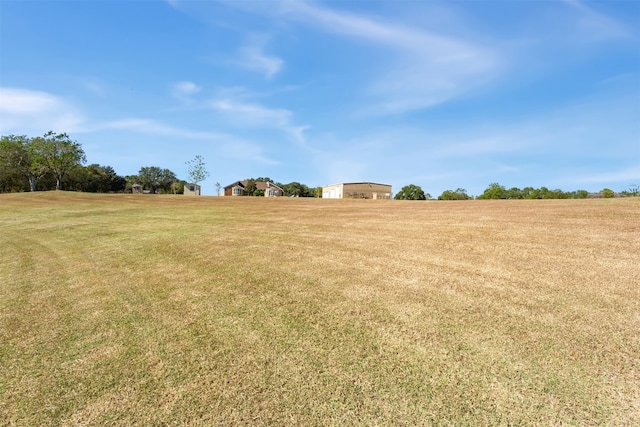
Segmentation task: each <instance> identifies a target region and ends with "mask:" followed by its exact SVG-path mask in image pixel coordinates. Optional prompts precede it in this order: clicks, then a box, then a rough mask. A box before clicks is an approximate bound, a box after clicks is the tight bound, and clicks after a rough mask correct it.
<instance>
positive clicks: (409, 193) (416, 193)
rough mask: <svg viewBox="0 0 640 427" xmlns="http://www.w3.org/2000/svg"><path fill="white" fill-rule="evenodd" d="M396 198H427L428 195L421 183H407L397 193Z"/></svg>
mask: <svg viewBox="0 0 640 427" xmlns="http://www.w3.org/2000/svg"><path fill="white" fill-rule="evenodd" d="M394 199H396V200H426V199H427V197H426V195H425V194H424V191H422V188H421V187H420V186H419V185H414V184H409V185H405V186H404V187H402V189H400V191H399V192H398V193H396V195H395V197H394Z"/></svg>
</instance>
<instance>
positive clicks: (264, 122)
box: [211, 99, 308, 145]
mask: <svg viewBox="0 0 640 427" xmlns="http://www.w3.org/2000/svg"><path fill="white" fill-rule="evenodd" d="M211 107H212V108H213V109H214V110H216V111H217V112H218V113H220V114H223V115H224V116H225V118H226V119H227V121H229V122H230V123H233V124H236V125H241V126H255V127H266V128H272V129H278V130H280V131H282V132H284V133H286V134H287V135H288V136H289V137H290V138H291V139H293V140H294V141H295V142H296V143H298V144H301V145H304V144H305V138H304V131H305V130H306V129H307V128H308V126H299V125H295V124H294V123H293V113H292V112H291V111H289V110H286V109H276V108H267V107H264V106H262V105H260V104H251V103H247V102H242V101H238V100H234V99H218V100H214V101H212V102H211Z"/></svg>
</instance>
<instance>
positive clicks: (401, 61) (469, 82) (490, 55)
mask: <svg viewBox="0 0 640 427" xmlns="http://www.w3.org/2000/svg"><path fill="white" fill-rule="evenodd" d="M283 10H284V14H285V16H289V17H291V18H292V19H295V20H298V21H301V22H304V23H305V24H307V25H309V26H312V27H315V28H318V29H321V30H322V31H325V32H328V33H333V34H338V35H343V36H347V37H349V38H351V39H353V40H355V41H362V42H367V43H374V44H376V45H379V46H380V47H381V48H386V49H387V51H388V55H386V56H385V58H386V59H387V62H390V63H391V65H387V66H381V69H384V70H385V71H382V75H381V76H379V78H378V79H377V80H376V81H374V82H373V83H372V84H371V86H370V88H369V91H370V94H371V95H373V96H375V97H377V98H378V99H379V100H378V101H377V102H376V103H375V105H374V107H373V108H370V109H368V111H367V113H372V114H376V113H381V114H385V113H402V112H404V111H407V110H415V109H421V108H426V107H430V106H433V105H437V104H440V103H443V102H446V101H448V100H450V99H451V98H454V97H456V96H459V95H461V94H463V93H465V92H467V91H469V90H471V89H473V88H475V87H477V86H479V85H482V84H484V83H486V82H487V81H489V80H490V79H491V78H492V77H493V76H494V75H495V74H496V73H498V72H499V71H500V69H501V65H502V64H501V62H502V58H501V57H500V56H499V54H498V53H497V52H496V51H494V50H492V49H490V48H488V47H486V46H481V45H478V44H476V43H473V42H470V41H467V40H464V39H461V38H455V37H451V36H443V35H439V34H435V33H431V32H429V31H427V30H424V29H421V28H414V27H409V26H404V25H399V24H393V23H388V22H383V21H381V20H375V19H373V18H369V17H366V16H361V15H356V14H352V13H348V12H338V11H335V10H331V9H328V8H325V7H322V6H319V5H316V4H311V3H306V2H299V1H290V2H286V3H285V7H284V8H283Z"/></svg>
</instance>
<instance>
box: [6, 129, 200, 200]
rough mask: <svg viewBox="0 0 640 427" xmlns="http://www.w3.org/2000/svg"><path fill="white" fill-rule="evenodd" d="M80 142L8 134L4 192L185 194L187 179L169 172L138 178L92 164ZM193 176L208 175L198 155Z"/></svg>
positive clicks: (144, 171) (151, 170) (144, 172)
mask: <svg viewBox="0 0 640 427" xmlns="http://www.w3.org/2000/svg"><path fill="white" fill-rule="evenodd" d="M86 161H87V159H86V155H85V153H84V150H83V149H82V146H81V145H80V143H78V142H77V141H73V140H71V138H70V137H69V135H67V134H66V133H59V134H56V133H54V132H52V131H49V132H47V133H45V134H44V135H43V136H38V137H28V136H26V135H3V136H2V137H1V138H0V193H9V192H22V191H43V190H53V189H56V190H63V189H64V190H69V191H84V192H89V193H121V192H131V188H132V186H133V185H135V184H139V185H141V186H142V188H143V189H145V190H147V191H148V192H150V193H174V194H178V193H182V192H183V191H184V185H185V184H186V181H183V180H180V179H178V178H177V177H176V174H175V173H173V172H172V171H170V170H169V169H163V168H160V167H157V166H146V167H142V168H140V171H139V172H138V174H137V175H129V176H120V175H118V174H117V173H116V171H115V170H114V169H113V168H112V167H111V166H103V165H99V164H95V163H94V164H90V165H88V166H84V164H85V163H86ZM188 164H189V174H190V176H191V175H193V176H194V178H196V179H198V180H202V179H204V178H206V176H208V172H206V170H205V169H204V162H203V159H202V158H201V157H200V156H196V159H194V160H193V161H192V162H188Z"/></svg>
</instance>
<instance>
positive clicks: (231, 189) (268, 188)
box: [224, 181, 284, 197]
mask: <svg viewBox="0 0 640 427" xmlns="http://www.w3.org/2000/svg"><path fill="white" fill-rule="evenodd" d="M255 184H256V190H263V191H264V197H282V196H284V190H283V189H282V188H280V187H278V186H277V185H275V184H274V183H272V182H256V183H255ZM247 185H249V183H248V182H247V181H236V182H234V183H233V184H229V185H227V186H226V187H224V195H225V196H249V194H246V191H245V190H246V188H247Z"/></svg>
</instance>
